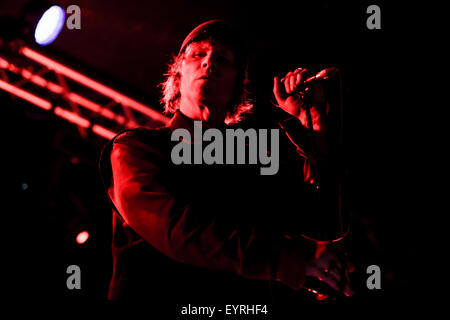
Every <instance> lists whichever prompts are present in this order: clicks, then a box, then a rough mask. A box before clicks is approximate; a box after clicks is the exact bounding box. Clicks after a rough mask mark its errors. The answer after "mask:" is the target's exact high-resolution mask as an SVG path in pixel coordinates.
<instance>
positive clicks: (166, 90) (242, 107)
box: [159, 52, 253, 125]
mask: <svg viewBox="0 0 450 320" xmlns="http://www.w3.org/2000/svg"><path fill="white" fill-rule="evenodd" d="M183 59H184V52H183V53H181V54H180V55H178V56H173V57H172V61H171V62H170V63H169V65H168V71H167V73H165V74H164V76H165V79H164V81H163V82H162V83H161V84H160V85H159V86H160V87H161V89H162V98H161V103H162V104H163V105H164V113H165V114H173V113H175V111H176V110H177V109H178V108H179V105H180V97H181V93H180V82H181V64H182V62H183ZM242 69H243V70H238V76H237V78H236V86H235V89H234V93H233V97H232V99H231V101H230V104H229V105H230V109H229V111H228V113H227V116H226V118H225V123H226V124H227V125H231V124H236V123H238V122H239V121H241V120H243V118H244V115H245V114H246V113H250V112H251V110H252V109H253V103H252V101H251V100H250V98H249V92H248V90H247V84H248V82H249V81H248V78H247V64H245V66H243V67H242Z"/></svg>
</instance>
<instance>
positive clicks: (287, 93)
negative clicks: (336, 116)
mask: <svg viewBox="0 0 450 320" xmlns="http://www.w3.org/2000/svg"><path fill="white" fill-rule="evenodd" d="M336 72H337V69H336V68H335V67H330V68H327V69H324V70H322V71H320V72H319V73H317V74H316V75H313V76H309V77H308V74H310V73H309V72H308V70H307V69H302V68H298V69H296V70H294V71H291V72H288V73H287V74H286V76H285V77H284V78H282V79H279V78H278V77H275V78H274V87H273V93H274V95H275V99H276V100H277V103H278V106H279V107H280V108H281V109H283V110H284V111H286V112H287V113H289V114H291V115H293V116H295V117H296V118H297V119H299V120H300V122H301V123H302V125H303V126H304V127H306V128H308V127H309V126H308V121H307V114H306V109H305V105H304V104H305V94H306V92H307V91H309V90H312V92H310V94H312V99H311V106H310V107H311V108H310V111H311V118H312V123H313V130H314V131H319V132H324V131H325V130H326V121H325V120H326V115H327V114H328V104H326V107H325V108H324V107H323V106H324V105H325V102H326V101H325V95H324V89H323V86H322V85H320V84H318V85H316V86H314V87H312V88H310V87H308V86H307V85H308V84H311V83H313V82H316V81H319V80H325V79H327V78H328V77H330V76H332V75H333V74H335V73H336Z"/></svg>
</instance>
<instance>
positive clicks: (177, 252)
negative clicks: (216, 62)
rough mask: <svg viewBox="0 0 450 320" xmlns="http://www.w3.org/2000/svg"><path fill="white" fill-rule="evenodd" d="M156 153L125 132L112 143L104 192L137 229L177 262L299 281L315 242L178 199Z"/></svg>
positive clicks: (297, 283) (291, 283)
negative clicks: (165, 177) (273, 231)
mask: <svg viewBox="0 0 450 320" xmlns="http://www.w3.org/2000/svg"><path fill="white" fill-rule="evenodd" d="M158 157H159V155H158V151H156V150H155V149H152V147H151V146H149V145H147V144H144V143H142V142H140V141H139V140H138V139H132V137H128V136H124V137H119V138H118V139H116V141H115V142H114V144H113V147H112V151H111V168H112V181H111V186H110V188H109V190H108V193H109V196H110V198H111V200H112V201H113V203H114V205H115V206H116V208H117V210H118V211H119V213H120V215H121V216H122V218H123V219H124V221H125V222H126V223H127V224H128V225H129V226H130V227H131V228H133V229H134V230H135V231H136V233H138V234H139V235H140V236H141V237H142V238H143V239H144V240H146V241H147V242H148V243H149V244H150V245H151V246H153V247H154V248H156V249H157V250H159V251H160V252H161V253H163V254H165V255H166V256H168V257H170V258H172V259H174V260H176V261H178V262H181V263H185V264H189V265H194V266H197V267H201V268H208V269H215V270H221V271H227V272H234V273H237V274H238V275H240V276H242V277H246V278H252V279H260V280H277V281H280V282H282V283H284V284H285V285H287V286H289V287H291V288H293V289H300V288H301V287H302V286H303V283H304V280H305V264H306V262H307V261H308V260H309V259H311V258H312V256H313V255H314V251H315V243H314V242H310V241H308V240H306V239H301V240H293V239H288V238H286V237H283V236H281V235H274V234H269V233H268V232H265V231H262V230H258V228H257V227H255V226H251V225H249V224H247V223H240V222H239V220H237V219H235V221H230V219H222V218H221V216H220V215H215V214H210V213H206V212H205V211H206V210H204V209H203V208H201V206H198V205H195V204H182V203H180V201H179V200H178V199H177V198H176V197H175V196H174V195H173V194H171V192H170V191H169V190H168V189H167V186H166V184H165V183H164V177H163V176H162V175H161V167H160V164H159V163H158V161H157V160H156V159H158ZM236 210H238V208H236ZM231 220H233V219H231Z"/></svg>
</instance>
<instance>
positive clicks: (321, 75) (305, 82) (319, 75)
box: [281, 67, 338, 85]
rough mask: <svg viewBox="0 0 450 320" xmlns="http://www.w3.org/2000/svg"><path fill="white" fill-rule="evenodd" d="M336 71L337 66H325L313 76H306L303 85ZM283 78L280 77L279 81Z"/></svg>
mask: <svg viewBox="0 0 450 320" xmlns="http://www.w3.org/2000/svg"><path fill="white" fill-rule="evenodd" d="M337 72H338V68H336V67H329V68H325V69H323V70H322V71H319V72H318V73H317V74H315V75H314V76H311V77H309V78H307V79H306V80H305V81H303V85H306V84H310V83H312V82H315V81H320V80H325V79H328V78H329V77H331V76H333V75H335V74H336V73H337ZM284 80H285V78H283V79H281V81H284Z"/></svg>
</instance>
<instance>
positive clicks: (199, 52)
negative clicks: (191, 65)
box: [192, 51, 206, 58]
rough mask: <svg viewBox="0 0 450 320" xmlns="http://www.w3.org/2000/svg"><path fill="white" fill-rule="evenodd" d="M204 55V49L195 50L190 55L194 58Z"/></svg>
mask: <svg viewBox="0 0 450 320" xmlns="http://www.w3.org/2000/svg"><path fill="white" fill-rule="evenodd" d="M204 56H206V52H204V51H197V52H193V53H192V57H194V58H203V57H204Z"/></svg>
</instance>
